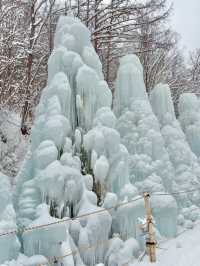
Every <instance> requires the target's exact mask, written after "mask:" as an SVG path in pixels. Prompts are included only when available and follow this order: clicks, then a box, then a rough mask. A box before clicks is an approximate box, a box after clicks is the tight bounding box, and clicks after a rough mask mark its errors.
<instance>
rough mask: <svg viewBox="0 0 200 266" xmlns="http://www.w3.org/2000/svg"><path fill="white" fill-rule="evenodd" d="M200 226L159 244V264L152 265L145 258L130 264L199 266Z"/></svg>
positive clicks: (144, 265) (135, 265)
mask: <svg viewBox="0 0 200 266" xmlns="http://www.w3.org/2000/svg"><path fill="white" fill-rule="evenodd" d="M199 238H200V224H199V223H198V224H197V225H196V226H195V227H194V229H189V230H187V231H185V232H183V233H182V234H180V235H179V236H178V237H177V238H175V239H171V240H169V241H166V242H163V243H162V242H161V243H160V244H159V247H160V249H157V262H156V263H153V264H152V263H150V262H149V260H148V257H147V256H145V257H144V259H143V260H142V261H141V262H137V263H133V264H129V265H133V266H149V265H155V266H199V265H200V245H199Z"/></svg>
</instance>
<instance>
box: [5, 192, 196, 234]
mask: <svg viewBox="0 0 200 266" xmlns="http://www.w3.org/2000/svg"><path fill="white" fill-rule="evenodd" d="M194 191H200V188H197V189H192V190H185V191H179V192H172V193H165V192H163V193H162V192H161V193H159V192H158V193H152V194H150V196H165V195H169V196H171V195H178V194H187V193H192V192H194ZM140 199H143V196H139V197H138V198H135V199H133V200H130V201H126V202H122V203H119V204H116V205H115V206H113V207H110V208H105V209H101V210H97V211H94V212H90V213H85V214H82V215H79V216H76V217H74V218H65V219H62V220H59V221H55V222H51V223H47V224H41V225H36V226H31V227H25V228H20V229H14V230H11V231H7V232H4V233H1V234H0V237H3V236H7V235H12V234H17V233H24V232H28V231H33V230H36V229H41V228H44V227H47V226H51V225H56V224H61V223H65V222H68V221H75V220H78V219H80V218H84V217H87V216H91V215H94V214H99V213H103V212H107V211H109V210H112V209H116V208H118V207H122V206H126V205H129V204H130V203H133V202H135V201H138V200H140Z"/></svg>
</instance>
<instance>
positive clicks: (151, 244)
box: [144, 193, 157, 262]
mask: <svg viewBox="0 0 200 266" xmlns="http://www.w3.org/2000/svg"><path fill="white" fill-rule="evenodd" d="M144 206H145V209H146V224H147V238H146V248H147V253H148V255H149V260H150V262H156V244H157V242H156V239H155V232H154V228H153V218H152V212H151V207H150V194H149V193H144Z"/></svg>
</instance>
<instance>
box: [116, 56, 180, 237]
mask: <svg viewBox="0 0 200 266" xmlns="http://www.w3.org/2000/svg"><path fill="white" fill-rule="evenodd" d="M114 99H115V101H114V110H115V114H116V116H117V118H118V121H117V126H116V128H117V129H118V131H119V132H120V135H121V138H122V143H123V144H124V145H125V146H126V148H127V149H128V151H129V153H130V156H129V165H130V178H131V182H132V184H134V186H136V187H137V189H138V191H139V193H143V192H147V191H148V192H150V193H153V192H154V193H155V192H161V191H162V192H164V191H167V192H168V193H170V192H171V191H172V180H173V178H174V169H173V167H172V164H171V162H170V160H169V155H168V153H167V151H166V148H165V146H164V141H163V137H162V135H161V133H160V127H159V123H158V120H157V118H156V117H155V115H154V113H153V111H152V109H151V106H150V103H149V100H148V96H147V93H146V90H145V85H144V81H143V70H142V65H141V63H140V61H139V59H138V57H137V56H135V55H128V56H125V57H124V58H122V59H121V60H120V67H119V70H118V74H117V80H116V92H115V95H114ZM160 200H161V201H162V202H163V205H162V207H160V208H157V207H158V206H157V207H156V208H155V212H154V215H155V218H156V217H159V216H164V213H165V209H166V208H168V207H167V204H169V205H170V206H171V209H170V211H169V212H170V213H171V218H170V221H169V223H170V224H173V223H174V224H176V218H177V208H176V202H175V200H174V199H173V198H172V197H171V196H169V197H168V198H165V197H163V198H162V199H160ZM156 201H157V200H156V199H155V202H153V203H155V204H156ZM153 203H152V204H153ZM156 209H157V212H156ZM135 210H137V211H135V213H138V214H139V215H141V213H140V212H141V210H142V205H139V206H138V203H136V206H135ZM158 210H159V211H158ZM123 211H124V212H125V213H126V215H122V216H121V217H123V219H125V220H126V218H125V217H127V216H128V217H129V219H128V220H126V223H127V222H128V223H129V226H130V227H131V226H132V225H131V224H130V219H131V218H130V217H131V215H127V213H128V212H127V211H126V208H124V210H123ZM165 218H166V217H165ZM134 219H136V217H135V218H134ZM158 221H161V220H159V219H158ZM119 223H120V224H121V222H119ZM158 228H159V229H160V231H161V233H163V234H165V232H167V231H168V232H167V234H169V235H171V236H172V235H175V233H176V226H174V227H169V228H168V230H167V231H164V230H163V228H162V226H161V223H160V222H158Z"/></svg>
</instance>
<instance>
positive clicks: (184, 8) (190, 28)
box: [169, 0, 200, 50]
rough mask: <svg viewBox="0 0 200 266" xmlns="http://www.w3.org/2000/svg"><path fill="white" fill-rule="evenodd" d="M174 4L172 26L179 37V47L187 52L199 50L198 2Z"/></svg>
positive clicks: (185, 0) (183, 0)
mask: <svg viewBox="0 0 200 266" xmlns="http://www.w3.org/2000/svg"><path fill="white" fill-rule="evenodd" d="M169 2H174V12H173V13H174V14H173V16H172V26H173V28H174V30H175V31H177V32H178V33H180V35H181V45H182V46H183V47H185V48H187V49H188V50H192V49H195V48H200V0H169Z"/></svg>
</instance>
